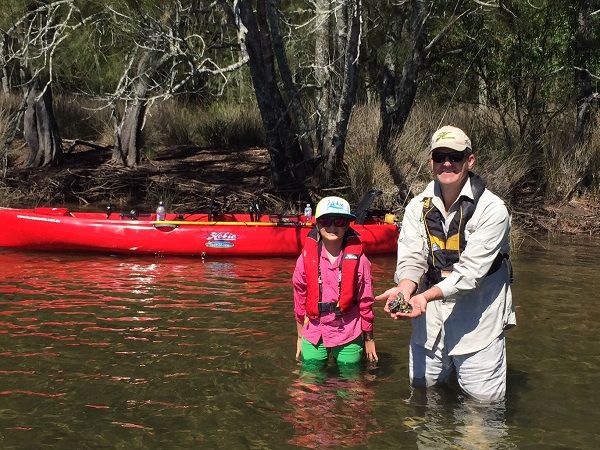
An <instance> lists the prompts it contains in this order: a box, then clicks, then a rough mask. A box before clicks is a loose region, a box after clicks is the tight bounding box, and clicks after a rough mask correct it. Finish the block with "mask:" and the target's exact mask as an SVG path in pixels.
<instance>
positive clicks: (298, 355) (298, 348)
mask: <svg viewBox="0 0 600 450" xmlns="http://www.w3.org/2000/svg"><path fill="white" fill-rule="evenodd" d="M301 356H302V336H298V339H297V340H296V361H300V358H301Z"/></svg>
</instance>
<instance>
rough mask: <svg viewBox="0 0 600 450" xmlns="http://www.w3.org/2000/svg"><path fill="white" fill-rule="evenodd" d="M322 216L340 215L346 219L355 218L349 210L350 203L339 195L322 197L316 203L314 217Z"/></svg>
mask: <svg viewBox="0 0 600 450" xmlns="http://www.w3.org/2000/svg"><path fill="white" fill-rule="evenodd" d="M323 216H340V217H347V218H348V219H356V216H355V215H354V214H352V213H351V212H350V204H349V203H348V202H347V201H346V200H344V199H343V198H341V197H323V198H322V199H321V200H320V201H319V203H317V211H316V213H315V219H318V218H319V217H323Z"/></svg>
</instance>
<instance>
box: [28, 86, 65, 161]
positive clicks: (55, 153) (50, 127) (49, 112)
mask: <svg viewBox="0 0 600 450" xmlns="http://www.w3.org/2000/svg"><path fill="white" fill-rule="evenodd" d="M23 135H24V137H25V141H26V142H27V145H28V146H29V150H30V156H29V159H28V161H27V167H44V166H49V165H57V164H60V163H61V162H62V156H63V152H62V147H61V140H60V136H59V131H58V125H57V123H56V119H55V117H54V110H53V108H52V88H51V86H50V85H47V86H46V84H45V83H43V82H42V80H41V79H40V77H39V76H38V77H35V78H34V79H33V81H32V82H31V84H30V87H29V91H28V94H27V108H26V110H25V115H24V118H23Z"/></svg>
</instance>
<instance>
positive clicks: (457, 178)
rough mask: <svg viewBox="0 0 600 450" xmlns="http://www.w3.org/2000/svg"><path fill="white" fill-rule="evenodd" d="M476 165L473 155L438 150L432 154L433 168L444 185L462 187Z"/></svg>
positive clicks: (445, 149) (446, 149) (443, 149)
mask: <svg viewBox="0 0 600 450" xmlns="http://www.w3.org/2000/svg"><path fill="white" fill-rule="evenodd" d="M474 165H475V155H473V154H472V153H468V152H459V151H456V150H452V149H449V148H436V149H435V150H434V151H433V153H432V154H431V168H432V170H433V173H434V175H435V176H436V178H437V179H438V181H439V182H440V183H441V184H442V185H446V186H452V185H456V186H460V185H462V183H463V181H464V180H465V179H466V178H467V176H468V174H469V171H470V170H471V169H472V168H473V166H474Z"/></svg>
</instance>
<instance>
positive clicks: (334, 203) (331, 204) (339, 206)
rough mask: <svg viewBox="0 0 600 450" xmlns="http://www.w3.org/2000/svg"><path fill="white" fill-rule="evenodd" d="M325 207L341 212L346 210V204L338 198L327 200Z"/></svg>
mask: <svg viewBox="0 0 600 450" xmlns="http://www.w3.org/2000/svg"><path fill="white" fill-rule="evenodd" d="M326 208H327V209H330V208H331V209H334V210H339V211H341V212H345V211H346V206H345V205H344V204H343V203H342V202H340V201H338V200H335V199H332V200H329V201H328V202H327V206H326Z"/></svg>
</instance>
